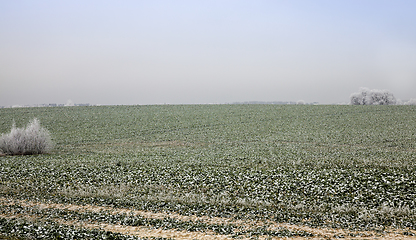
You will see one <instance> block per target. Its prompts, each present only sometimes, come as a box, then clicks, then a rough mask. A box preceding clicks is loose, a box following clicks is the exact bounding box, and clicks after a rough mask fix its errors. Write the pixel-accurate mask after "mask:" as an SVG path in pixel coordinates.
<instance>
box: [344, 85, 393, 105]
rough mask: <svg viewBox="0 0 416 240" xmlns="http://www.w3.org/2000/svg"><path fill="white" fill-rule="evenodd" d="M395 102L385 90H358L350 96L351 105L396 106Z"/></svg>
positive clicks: (391, 95)
mask: <svg viewBox="0 0 416 240" xmlns="http://www.w3.org/2000/svg"><path fill="white" fill-rule="evenodd" d="M396 103H397V100H396V98H395V97H394V96H393V94H392V93H390V92H389V91H387V90H378V89H373V90H370V89H368V88H360V90H359V92H356V93H353V94H351V96H350V104H351V105H396Z"/></svg>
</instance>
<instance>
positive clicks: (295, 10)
mask: <svg viewBox="0 0 416 240" xmlns="http://www.w3.org/2000/svg"><path fill="white" fill-rule="evenodd" d="M415 12H416V1H414V0H409V1H401V0H395V1H390V0H389V1H384V0H345V1H343V0H339V1H338V0H337V1H334V0H327V1H323V0H313V1H310V0H307V1H296V0H286V1H283V0H282V1H278V0H276V1H275V0H273V1H272V0H271V1H262V0H253V1H242V0H236V1H232V0H230V1H228V0H221V1H216V0H210V1H193V0H192V1H191V0H189V1H181V0H178V1H158V0H151V1H136V0H135V1H133V0H132V1H128V0H125V1H103V0H100V1H98V0H97V1H88V0H82V1H77V0H71V1H55V0H53V1H42V0H39V1H32V0H30V1H20V0H13V1H0V106H1V105H3V106H8V105H23V104H40V103H66V102H67V100H68V99H71V100H72V101H73V102H74V103H90V104H158V103H171V104H179V103H226V102H228V103H231V102H242V101H297V100H300V99H302V100H305V101H306V102H319V103H327V104H330V103H339V102H348V101H349V96H350V94H351V93H353V92H356V91H358V89H359V87H368V88H370V89H387V90H390V91H391V92H392V93H393V94H394V95H395V96H396V98H399V99H403V100H406V99H410V98H416V14H415Z"/></svg>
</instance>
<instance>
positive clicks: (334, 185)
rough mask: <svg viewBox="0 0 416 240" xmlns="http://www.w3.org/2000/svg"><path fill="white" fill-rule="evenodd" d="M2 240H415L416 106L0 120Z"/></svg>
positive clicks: (84, 110)
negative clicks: (37, 145)
mask: <svg viewBox="0 0 416 240" xmlns="http://www.w3.org/2000/svg"><path fill="white" fill-rule="evenodd" d="M34 117H36V118H38V119H39V120H40V122H41V125H42V126H43V127H45V128H47V129H48V130H49V131H50V133H51V135H52V138H53V141H54V143H55V148H54V149H53V151H52V152H51V153H50V154H44V155H26V156H1V157H0V239H1V238H2V237H3V238H6V239H39V238H40V239H42V238H44V239H94V238H95V239H143V238H145V239H169V238H171V239H233V238H234V239H256V238H258V239H275V238H281V237H291V238H294V239H302V238H312V239H313V238H316V239H320V238H354V239H368V238H379V239H380V238H401V239H405V238H415V237H416V200H415V199H416V107H415V106H335V105H327V106H324V105H317V106H311V105H154V106H94V107H53V108H13V109H9V108H4V109H0V133H8V132H9V131H10V128H11V126H12V123H13V121H15V123H16V126H18V127H22V126H25V125H26V124H27V123H28V122H29V120H31V119H33V118H34Z"/></svg>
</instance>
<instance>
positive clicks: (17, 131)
mask: <svg viewBox="0 0 416 240" xmlns="http://www.w3.org/2000/svg"><path fill="white" fill-rule="evenodd" d="M52 148H53V142H52V140H51V137H50V134H49V131H48V130H47V129H45V128H43V127H41V126H40V123H39V120H38V119H36V118H34V119H33V120H32V121H30V122H29V124H28V125H27V126H26V128H17V127H16V125H15V124H14V123H13V125H12V129H11V131H10V133H8V134H2V135H1V138H0V153H2V154H4V155H30V154H42V153H48V152H49V151H50V150H51V149H52Z"/></svg>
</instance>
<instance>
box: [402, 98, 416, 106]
mask: <svg viewBox="0 0 416 240" xmlns="http://www.w3.org/2000/svg"><path fill="white" fill-rule="evenodd" d="M404 105H416V98H412V99H410V100H409V101H407V102H405V103H404Z"/></svg>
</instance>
